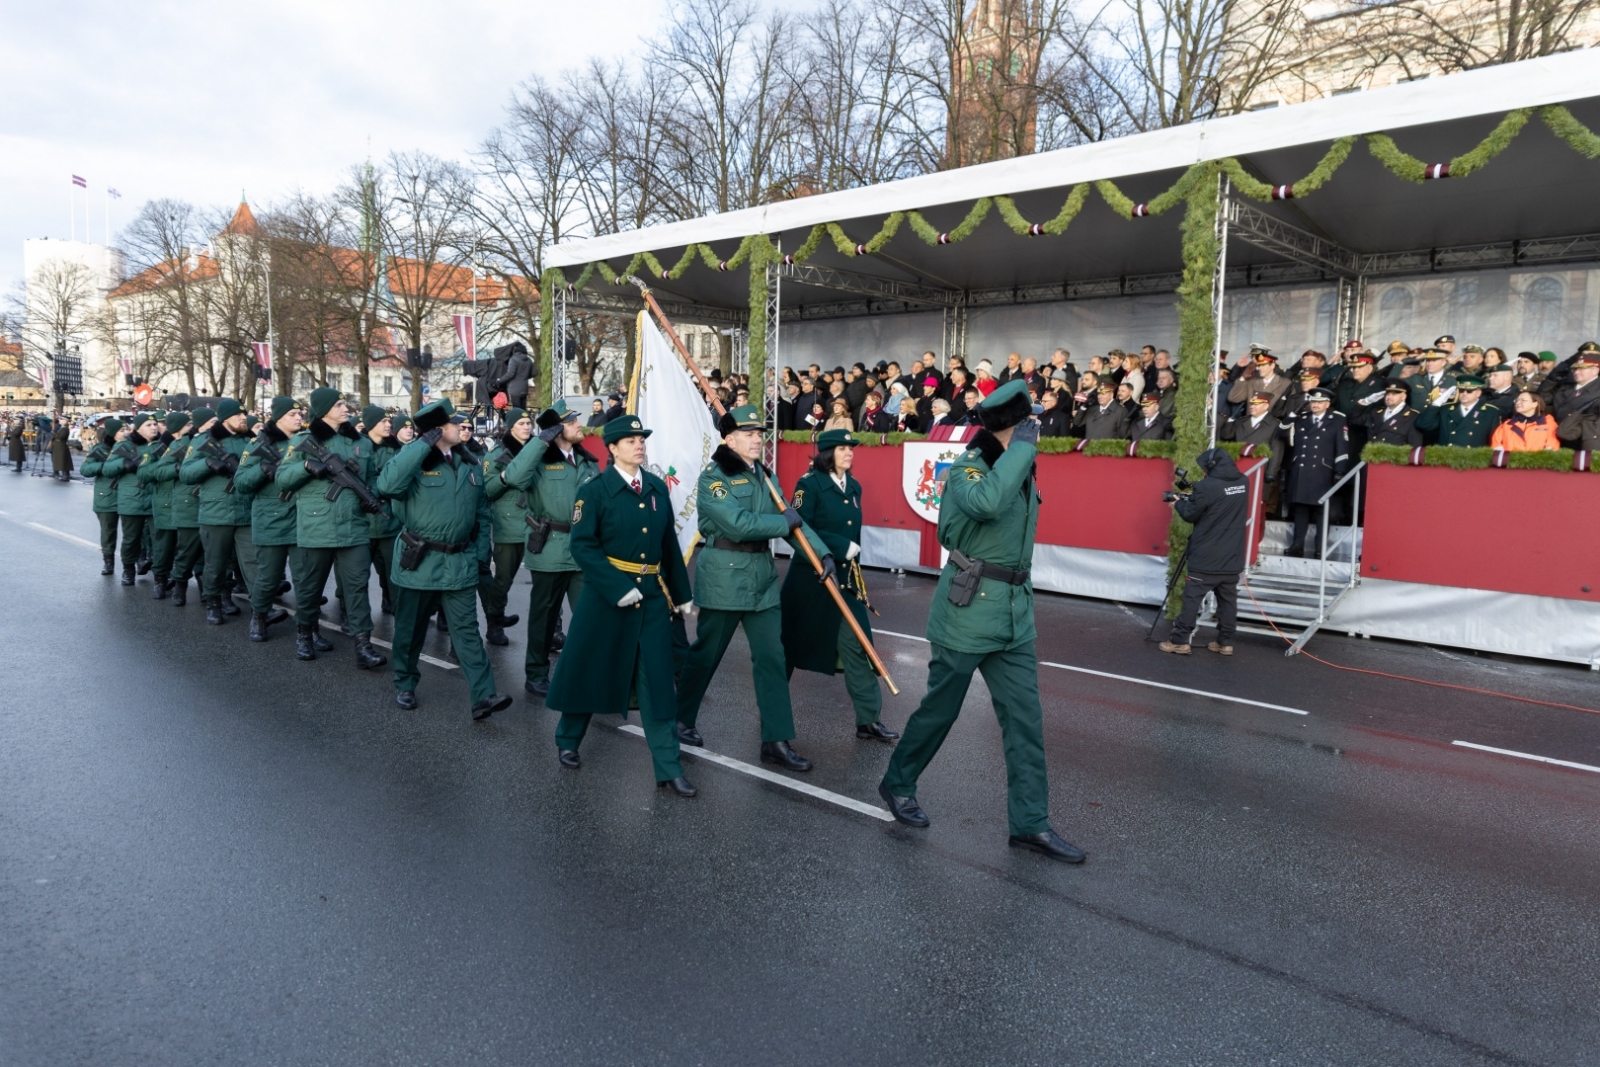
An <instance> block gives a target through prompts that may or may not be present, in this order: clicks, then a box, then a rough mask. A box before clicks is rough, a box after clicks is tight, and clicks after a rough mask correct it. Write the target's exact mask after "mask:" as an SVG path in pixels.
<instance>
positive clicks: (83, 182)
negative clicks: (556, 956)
mask: <svg viewBox="0 0 1600 1067" xmlns="http://www.w3.org/2000/svg"><path fill="white" fill-rule="evenodd" d="M72 184H73V185H76V186H77V187H78V188H79V189H87V188H89V179H87V178H80V177H79V176H78V175H76V174H74V175H73V176H72Z"/></svg>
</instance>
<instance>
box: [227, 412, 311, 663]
mask: <svg viewBox="0 0 1600 1067" xmlns="http://www.w3.org/2000/svg"><path fill="white" fill-rule="evenodd" d="M298 407H299V401H297V400H295V399H294V398H293V397H288V396H278V397H273V399H272V420H271V421H270V422H268V423H267V425H266V426H265V427H264V428H263V429H262V431H261V434H260V435H259V436H258V437H257V438H256V439H255V441H254V442H253V443H252V444H251V445H250V447H249V448H247V449H245V451H244V455H243V456H241V457H240V458H239V470H238V473H236V474H235V475H234V476H233V484H234V486H235V487H236V489H237V490H238V491H239V492H242V493H249V494H250V498H251V505H250V540H251V542H252V543H253V544H254V545H255V547H256V572H255V574H254V575H253V576H252V579H251V583H250V612H251V615H252V619H253V623H252V632H251V638H252V639H253V640H258V641H264V640H266V629H265V622H266V619H267V618H268V617H270V616H271V615H272V614H273V607H272V604H273V601H274V599H275V598H276V597H277V595H278V587H279V586H280V585H282V584H283V576H284V570H285V568H286V567H287V566H288V565H289V561H290V559H291V558H293V557H295V556H298V555H299V552H300V550H299V548H298V547H297V546H296V544H295V537H296V528H295V495H294V494H293V493H291V492H288V491H287V490H282V489H279V488H278V485H277V478H278V468H279V467H280V466H282V464H283V458H284V455H285V453H287V452H288V449H289V435H288V434H286V433H284V432H283V431H282V430H280V429H278V425H277V424H278V421H279V420H280V419H282V418H283V417H284V416H286V415H287V414H288V413H289V412H291V411H293V410H296V409H297V408H298Z"/></svg>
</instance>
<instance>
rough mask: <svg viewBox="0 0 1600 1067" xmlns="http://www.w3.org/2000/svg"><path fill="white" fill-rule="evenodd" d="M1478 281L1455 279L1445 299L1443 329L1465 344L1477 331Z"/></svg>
mask: <svg viewBox="0 0 1600 1067" xmlns="http://www.w3.org/2000/svg"><path fill="white" fill-rule="evenodd" d="M1477 310H1478V279H1476V278H1457V279H1456V280H1455V281H1454V282H1453V283H1451V285H1450V292H1449V296H1448V297H1447V299H1446V308H1445V313H1446V314H1447V315H1448V316H1449V317H1448V318H1446V319H1445V323H1444V328H1445V330H1446V331H1447V332H1449V333H1453V334H1455V335H1456V336H1457V337H1459V338H1461V339H1462V342H1463V343H1465V342H1466V341H1467V340H1468V339H1469V338H1470V337H1471V335H1472V334H1473V332H1474V331H1475V330H1476V329H1477V322H1476V321H1474V320H1475V319H1476V318H1477Z"/></svg>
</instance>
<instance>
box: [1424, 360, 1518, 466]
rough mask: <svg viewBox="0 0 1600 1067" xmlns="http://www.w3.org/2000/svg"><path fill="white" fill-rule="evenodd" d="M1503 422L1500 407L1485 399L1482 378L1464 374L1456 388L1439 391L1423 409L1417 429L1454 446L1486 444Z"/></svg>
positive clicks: (1481, 446) (1479, 445)
mask: <svg viewBox="0 0 1600 1067" xmlns="http://www.w3.org/2000/svg"><path fill="white" fill-rule="evenodd" d="M1499 425H1500V409H1499V408H1497V407H1495V406H1494V405H1493V404H1485V403H1484V402H1483V379H1482V378H1478V377H1475V376H1473V375H1470V374H1464V375H1462V376H1461V377H1460V378H1457V379H1456V384H1455V388H1454V389H1452V390H1447V391H1446V392H1444V393H1442V394H1440V395H1439V396H1438V397H1437V398H1436V399H1435V400H1434V401H1433V403H1431V404H1429V405H1428V406H1427V407H1426V408H1424V409H1423V412H1422V415H1421V416H1420V417H1419V418H1418V419H1417V429H1419V430H1421V431H1422V434H1423V438H1424V440H1426V439H1427V438H1428V437H1429V436H1430V435H1431V436H1433V437H1434V439H1435V441H1436V443H1438V444H1441V445H1446V446H1448V447H1451V448H1483V447H1484V446H1486V445H1487V444H1488V443H1489V438H1490V436H1491V435H1493V434H1494V428H1495V427H1496V426H1499Z"/></svg>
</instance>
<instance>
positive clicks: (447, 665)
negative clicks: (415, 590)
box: [318, 619, 461, 671]
mask: <svg viewBox="0 0 1600 1067" xmlns="http://www.w3.org/2000/svg"><path fill="white" fill-rule="evenodd" d="M318 621H319V622H321V623H322V626H323V628H324V629H328V630H332V631H333V632H334V633H343V632H344V631H343V630H341V629H339V624H338V623H336V622H329V621H328V620H327V619H319V620H318ZM372 643H373V644H375V645H378V646H380V647H382V648H387V649H390V650H393V648H394V645H392V644H390V643H389V642H388V641H385V640H384V639H383V638H381V637H374V638H372ZM417 658H418V659H420V660H421V661H422V662H424V663H431V664H433V665H434V666H435V667H443V668H444V669H445V670H447V671H457V670H460V669H461V668H460V667H458V666H456V665H455V664H454V663H451V662H450V661H449V660H447V659H439V658H437V657H435V656H430V655H428V654H427V653H426V652H423V653H420V654H419V655H418V656H417Z"/></svg>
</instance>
